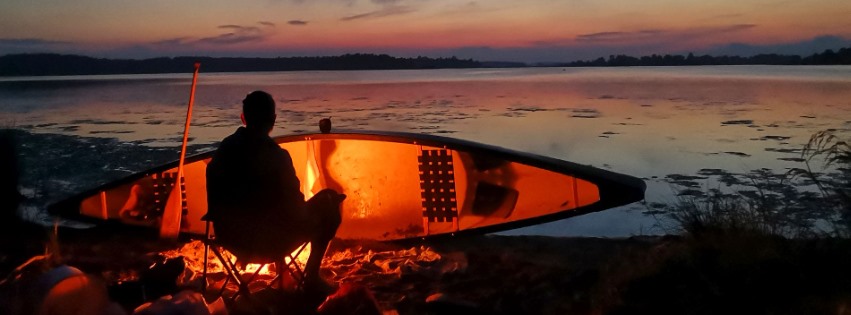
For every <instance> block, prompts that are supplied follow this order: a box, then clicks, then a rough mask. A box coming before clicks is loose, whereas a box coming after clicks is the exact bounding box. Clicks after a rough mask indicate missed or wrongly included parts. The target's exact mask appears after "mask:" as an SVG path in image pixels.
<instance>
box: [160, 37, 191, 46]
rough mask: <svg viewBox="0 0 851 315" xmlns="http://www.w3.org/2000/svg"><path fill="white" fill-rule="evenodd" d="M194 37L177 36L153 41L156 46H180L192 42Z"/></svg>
mask: <svg viewBox="0 0 851 315" xmlns="http://www.w3.org/2000/svg"><path fill="white" fill-rule="evenodd" d="M191 41H192V37H175V38H168V39H163V40H158V41H155V42H152V43H151V44H152V45H156V46H179V45H186V44H189V43H191Z"/></svg>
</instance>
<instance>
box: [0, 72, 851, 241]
mask: <svg viewBox="0 0 851 315" xmlns="http://www.w3.org/2000/svg"><path fill="white" fill-rule="evenodd" d="M202 70H203V66H202ZM190 83H191V74H174V75H122V76H93V77H92V76H88V77H48V78H15V79H8V78H7V79H0V115H2V118H0V126H13V127H15V128H18V129H23V130H27V131H31V132H34V133H51V134H63V135H74V136H79V137H84V138H89V137H97V138H117V139H118V140H119V141H121V142H128V143H136V144H142V145H144V146H146V147H150V148H159V147H177V146H179V141H180V139H181V136H182V131H183V121H184V119H185V116H184V115H185V114H186V108H185V104H186V103H187V100H188V95H189V84H190ZM257 89H262V90H267V91H269V92H270V93H272V94H273V95H274V96H275V97H276V99H277V100H278V104H279V106H278V107H279V114H278V117H279V123H278V127H277V128H276V129H275V131H273V135H281V134H288V133H300V132H305V131H315V130H317V128H316V122H317V121H318V120H319V119H320V118H325V117H331V119H332V120H333V122H334V126H335V128H345V129H373V130H390V131H406V132H417V133H430V134H440V135H443V136H450V137H456V138H461V139H467V140H473V141H478V142H482V143H487V144H493V145H498V146H502V147H506V148H511V149H515V150H520V151H527V152H533V153H537V154H541V155H546V156H551V157H555V158H559V159H563V160H568V161H573V162H577V163H582V164H589V165H593V166H596V167H600V168H605V169H609V170H613V171H616V172H621V173H626V174H630V175H633V176H637V177H641V178H644V179H645V180H646V182H647V184H648V192H647V200H648V201H650V202H673V201H675V200H676V194H677V193H678V191H679V188H678V187H677V186H675V185H673V184H672V183H671V177H670V176H668V175H672V174H684V175H693V174H697V173H698V172H699V171H700V170H701V169H720V170H725V171H729V172H733V173H746V172H748V171H751V170H755V169H760V168H768V169H772V170H775V171H779V172H782V171H784V170H785V169H787V168H791V167H801V166H802V164H801V162H800V161H798V159H799V158H800V148H801V147H802V146H803V145H804V144H805V143H806V142H807V140H808V139H809V137H810V135H811V134H812V133H814V132H816V131H819V130H824V129H836V130H837V132H839V133H841V134H845V135H846V136H847V135H848V134H849V130H851V129H849V128H851V67H848V66H828V67H776V66H720V67H681V68H678V67H659V68H613V69H601V68H567V69H562V68H529V69H471V70H416V71H349V72H338V71H316V72H287V73H230V74H215V73H213V74H208V73H203V72H202V73H201V76H200V78H199V86H198V89H197V92H196V93H197V98H196V103H195V105H196V106H195V110H194V112H193V120H192V127H191V131H190V135H191V137H192V142H191V143H192V144H214V143H216V142H217V141H219V140H221V139H222V138H223V137H225V136H226V135H228V134H230V133H231V132H232V131H233V130H234V129H235V128H236V127H237V126H238V124H239V113H240V107H239V105H240V101H241V100H242V98H243V97H244V96H245V95H246V94H247V93H248V92H250V91H252V90H257ZM83 141H85V140H83ZM93 154H97V152H90V151H88V150H80V151H79V152H74V153H73V154H70V156H68V157H67V158H68V159H72V160H73V159H77V158H82V157H85V156H87V155H93ZM89 158H90V157H89ZM176 158H177V155H175V157H174V159H176ZM109 162H110V161H104V163H105V164H109ZM113 162H114V161H113ZM110 165H112V166H111V167H114V168H120V167H121V165H116V163H112V164H110ZM151 166H153V165H151ZM84 171H86V172H89V171H91V170H84V169H81V170H80V172H84ZM128 171H133V170H128ZM52 180H57V181H62V180H69V179H67V178H54V179H52ZM103 180H104V181H105V180H107V178H104V179H103ZM699 183H700V185H701V186H703V187H715V186H717V185H719V184H717V183H716V182H713V181H712V180H709V179H707V180H706V181H703V182H699ZM68 193H73V191H70V192H68ZM643 210H645V206H644V205H641V204H635V205H631V206H626V207H623V208H619V209H612V210H608V211H604V212H600V213H595V214H589V215H586V216H583V217H578V218H573V219H568V220H562V221H558V222H553V223H549V224H544V225H539V226H535V227H529V228H524V229H520V230H516V231H512V232H509V233H511V234H544V235H558V236H569V235H586V236H629V235H633V234H648V233H662V232H664V231H662V230H660V229H659V228H658V227H656V223H657V221H656V220H655V219H653V218H650V217H647V216H645V215H643V214H642V211H643Z"/></svg>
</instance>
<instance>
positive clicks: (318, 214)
mask: <svg viewBox="0 0 851 315" xmlns="http://www.w3.org/2000/svg"><path fill="white" fill-rule="evenodd" d="M241 118H242V122H243V124H244V125H245V126H244V127H239V128H238V129H237V130H236V132H234V133H233V134H232V135H230V136H228V137H227V138H225V139H224V140H223V141H222V142H221V144H220V145H219V147H218V149H217V150H216V152H215V153H214V155H213V158H212V160H211V161H210V163H209V164H208V165H207V204H208V212H207V217H208V219H209V220H210V221H212V222H213V229H214V231H215V233H216V240H217V242H219V243H220V244H222V245H223V246H224V247H225V248H226V249H228V250H230V251H231V252H234V254H236V255H237V257H239V256H240V254H239V253H240V252H241V253H249V254H251V255H261V256H266V257H269V256H270V255H285V254H288V253H290V252H292V251H293V250H295V249H296V248H297V247H298V246H299V245H301V244H303V243H304V242H307V241H309V242H310V244H311V252H310V256H309V258H308V260H307V264H306V266H305V270H304V273H305V274H304V276H305V277H304V280H305V288H306V289H316V290H319V291H324V292H325V293H330V291H332V290H333V286H331V285H330V284H328V283H327V282H325V281H324V280H323V279H322V278H321V277H320V275H319V269H320V265H321V263H322V258H323V257H324V255H325V251H326V250H327V248H328V244H329V243H330V241H331V240H332V239H333V238H334V236H335V234H336V232H337V228H338V227H339V226H340V222H341V220H342V219H341V214H340V203H341V202H342V201H343V199H345V195H343V194H338V193H337V192H335V191H333V190H331V189H325V190H322V191H320V192H318V193H317V194H316V195H315V196H313V198H311V199H310V200H308V201H305V200H304V194H302V192H301V190H300V188H299V187H300V183H299V179H298V177H296V173H295V168H294V166H293V161H292V158H291V157H290V154H289V152H287V150H285V149H283V148H281V147H280V146H278V145H277V144H276V143H275V141H274V140H272V138H271V137H269V134H270V132H271V131H272V128H273V127H274V125H275V120H276V118H277V115H276V114H275V100H274V99H273V98H272V96H271V95H270V94H269V93H266V92H264V91H254V92H252V93H250V94H248V96H246V97H245V99H244V100H243V101H242V115H241ZM277 257H282V256H277Z"/></svg>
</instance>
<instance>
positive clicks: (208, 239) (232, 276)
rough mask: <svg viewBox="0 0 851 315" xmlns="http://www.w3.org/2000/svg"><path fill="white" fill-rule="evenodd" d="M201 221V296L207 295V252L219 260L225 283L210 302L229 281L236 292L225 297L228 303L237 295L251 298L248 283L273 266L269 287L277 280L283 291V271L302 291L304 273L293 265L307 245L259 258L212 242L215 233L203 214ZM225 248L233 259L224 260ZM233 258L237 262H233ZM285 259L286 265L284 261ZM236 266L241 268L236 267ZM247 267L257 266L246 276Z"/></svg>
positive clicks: (254, 254) (297, 266) (219, 294)
mask: <svg viewBox="0 0 851 315" xmlns="http://www.w3.org/2000/svg"><path fill="white" fill-rule="evenodd" d="M201 219H202V220H204V221H206V224H207V226H206V231H205V233H204V234H205V237H204V274H203V283H202V286H203V287H202V288H201V289H202V293H203V294H205V295H206V294H207V292H206V291H207V266H208V263H209V259H210V258H209V253H210V252H212V253H213V255H214V256H215V257H216V258H217V259H218V260H219V262H220V263H221V264H222V267H223V268H224V271H225V273H226V274H227V277H226V278H225V282H224V283H223V284H222V288H221V289H220V290H219V292H218V293H217V294H216V295H214V296H213V299H216V298H218V297H221V296H222V295H223V294H224V292H225V289H226V287H227V284H228V282H229V281H234V283H235V284H236V285H237V287H238V290H237V292H235V293H234V294H233V295H232V296H230V297H229V299H230V301H231V302H233V301H234V300H236V298H237V297H239V296H240V295H242V296H245V297H246V298H251V291H250V290H249V284H251V282H253V281H254V279H255V278H257V275H258V274H259V273H260V271H261V270H263V268H264V267H265V266H267V265H269V264H274V265H275V267H276V270H275V273H276V275H275V278H273V279H272V281H270V282H269V286H270V287H271V285H272V284H273V283H275V282H276V281H277V283H278V288H279V289H283V288H284V285H285V282H284V277H283V276H284V272H287V273H288V274H289V275H290V276H291V277H292V279H293V280H295V281H294V282H295V286H296V290H302V289H303V287H304V271H303V270H302V269H301V267H300V266H299V265H298V263H297V262H296V259H295V258H296V257H297V256H298V255H299V254H301V252H302V251H304V249H305V247H307V244H308V242H304V243H301V244H300V245H298V246H297V247H296V250H295V251H294V252H291V253H282V254H279V255H275V256H268V255H260V254H256V253H250V252H241V251H239V250H237V249H234V248H232V247H226V245H225V244H222V243H220V242H218V241H217V240H216V236H215V232H214V231H213V228H212V223H213V222H212V221H211V220H210V219H209V217H208V216H207V215H204V216H203V217H202V218H201ZM226 248H227V249H228V250H229V251H230V252H231V253H232V254H233V255H234V256H236V257H235V258H234V259H228V258H227V257H225V256H224V255H223V254H222V252H223V250H224V249H226ZM236 259H239V261H238V262H237V261H236ZM287 260H289V262H287ZM237 263H240V264H241V265H242V268H240V266H239V265H238V264H237ZM247 264H259V265H260V267H258V268H257V270H256V271H255V272H253V273H252V274H250V275H248V277H246V275H247V273H246V272H245V270H244V266H246V265H247Z"/></svg>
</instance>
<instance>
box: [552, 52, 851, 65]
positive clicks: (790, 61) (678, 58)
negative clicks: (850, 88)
mask: <svg viewBox="0 0 851 315" xmlns="http://www.w3.org/2000/svg"><path fill="white" fill-rule="evenodd" d="M714 65H851V47H849V48H840V49H839V50H838V51H833V50H832V49H828V50H825V51H824V52H822V53H815V54H812V55H809V56H806V57H802V56H798V55H780V54H759V55H754V56H750V57H742V56H726V55H724V56H710V55H702V56H695V55H694V54H693V53H689V54H688V55H686V56H683V55H657V54H653V55H650V56H642V57H633V56H627V55H609V58H608V59H606V58H603V57H600V58H597V59H594V60H587V61H583V60H578V61H573V62H567V63H560V64H557V66H560V67H638V66H714Z"/></svg>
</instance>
